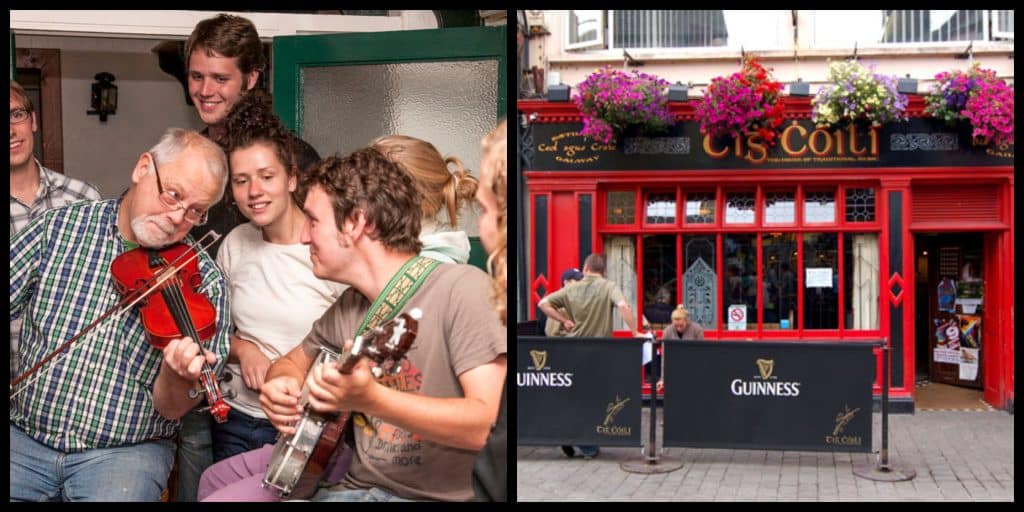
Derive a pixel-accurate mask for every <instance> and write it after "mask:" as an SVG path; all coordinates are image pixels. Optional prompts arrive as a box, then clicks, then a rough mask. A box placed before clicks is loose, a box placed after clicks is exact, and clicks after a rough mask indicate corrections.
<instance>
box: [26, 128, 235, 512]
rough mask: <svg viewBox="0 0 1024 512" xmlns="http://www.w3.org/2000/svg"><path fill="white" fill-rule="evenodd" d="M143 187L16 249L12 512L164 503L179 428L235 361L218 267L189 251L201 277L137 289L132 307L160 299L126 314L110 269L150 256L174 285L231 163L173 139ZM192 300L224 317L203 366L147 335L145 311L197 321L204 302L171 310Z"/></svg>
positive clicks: (64, 215)
mask: <svg viewBox="0 0 1024 512" xmlns="http://www.w3.org/2000/svg"><path fill="white" fill-rule="evenodd" d="M131 181H132V185H131V187H130V188H129V189H128V191H127V192H126V193H125V194H124V195H123V196H122V197H121V198H119V199H112V200H107V201H86V202H80V203H77V204H75V205H72V206H67V207H64V208H59V209H54V210H49V211H47V212H45V213H44V214H42V215H40V216H38V217H37V218H35V219H33V220H32V222H31V223H29V225H28V226H26V227H25V229H23V230H22V231H20V232H19V233H17V234H16V235H14V236H13V237H11V243H10V247H11V249H10V250H11V252H10V261H11V280H10V289H11V319H12V320H13V319H15V318H23V319H24V324H23V327H22V332H21V339H22V343H23V346H24V358H23V360H22V362H21V366H20V368H19V373H21V375H20V376H19V377H18V378H17V379H15V380H13V381H12V385H11V397H10V413H11V419H10V434H11V435H10V442H11V458H10V460H11V468H10V496H11V500H12V501H157V500H159V499H160V496H161V493H162V492H163V490H164V487H165V486H166V484H167V477H168V474H169V473H170V471H171V464H172V462H173V458H174V441H173V437H174V435H175V434H176V432H177V430H178V427H179V422H178V418H180V417H181V416H182V415H184V414H185V412H186V411H188V410H189V409H191V408H192V407H194V406H195V405H197V404H198V403H199V401H200V400H201V399H203V398H206V399H207V400H208V401H209V400H210V398H211V395H213V394H214V393H213V391H214V390H215V389H216V380H215V379H213V380H212V387H213V388H214V389H213V390H211V387H210V382H209V380H206V379H205V378H204V377H209V376H210V375H212V372H211V370H210V367H211V366H213V367H216V363H217V362H222V361H224V360H226V357H227V354H228V332H229V330H230V328H231V325H230V316H229V313H228V312H229V308H228V297H227V292H226V288H225V284H224V279H223V277H222V275H221V273H220V271H219V270H218V268H217V266H216V265H215V264H214V262H213V259H212V258H210V257H209V256H208V255H207V254H206V253H205V251H203V250H201V249H200V248H195V249H192V250H188V251H185V252H186V253H188V254H190V255H191V256H193V258H191V260H190V261H191V265H193V267H192V268H193V269H196V270H195V271H194V272H193V273H191V274H189V276H188V278H187V279H170V280H166V281H164V282H162V283H161V284H160V285H158V286H154V285H153V280H152V279H149V278H150V277H152V275H140V276H138V279H137V281H138V283H139V287H138V288H137V289H136V290H135V291H133V292H132V293H135V294H136V297H137V296H138V294H141V293H143V292H144V291H149V292H150V294H149V295H148V296H147V298H146V299H144V300H142V301H139V304H142V305H143V306H139V305H133V304H130V303H128V304H126V301H125V300H122V296H121V293H120V292H123V291H125V290H124V289H123V287H119V286H118V285H117V284H115V280H114V279H113V278H112V267H113V271H114V273H115V274H116V273H117V270H118V269H117V265H118V262H117V261H115V259H116V258H118V256H119V255H121V254H122V253H126V252H127V251H132V250H140V253H141V252H143V251H147V250H150V249H151V250H152V251H148V252H146V254H148V255H151V256H152V257H153V258H154V259H153V260H151V261H152V262H153V265H155V268H154V269H153V270H152V272H150V274H160V275H161V276H165V275H168V273H169V272H173V270H171V269H167V270H166V271H165V272H164V273H160V272H159V269H160V268H161V267H160V265H161V264H164V265H166V264H167V263H168V262H167V261H166V260H161V259H160V257H159V256H160V255H161V254H169V253H170V252H171V249H176V250H177V249H180V246H179V245H177V244H178V243H179V242H182V241H183V240H184V241H185V242H186V243H190V242H191V240H189V239H186V234H187V233H188V231H189V229H191V228H192V226H193V225H195V224H199V223H202V222H204V221H205V218H206V211H207V210H208V209H209V208H210V206H212V205H213V204H214V203H215V202H216V201H217V200H219V199H220V198H221V197H223V193H224V187H225V185H226V183H227V163H226V160H225V157H224V153H223V151H222V150H221V149H220V147H219V146H217V145H216V144H214V143H213V142H211V141H210V140H208V139H207V138H205V137H203V136H202V135H200V134H199V133H197V132H194V131H188V130H182V129H177V128H171V129H169V130H167V132H166V133H165V134H164V135H163V137H162V138H161V139H160V141H159V142H158V143H157V144H156V145H155V146H153V148H152V149H150V150H149V151H147V152H145V153H143V154H142V155H141V156H140V157H139V160H138V162H137V163H136V164H135V168H134V170H133V171H132V174H131ZM140 247H141V248H143V249H139V248H140ZM161 251H165V252H163V253H162V252H161ZM178 252H180V251H178ZM132 254H133V255H134V254H136V253H132ZM185 259H186V258H182V260H185ZM161 262H163V263H161ZM174 264H175V267H174V269H177V268H178V264H177V262H174ZM141 266H142V267H145V265H141ZM179 275H180V274H179ZM121 277H122V278H123V277H124V276H123V275H122V276H121ZM131 279H132V278H130V277H129V278H128V280H131ZM118 282H120V281H118ZM143 283H148V284H143ZM147 287H148V290H146V289H145V288H147ZM189 293H191V294H192V295H195V294H201V295H202V296H204V297H205V298H206V299H207V300H208V301H209V304H207V306H208V308H209V307H211V306H212V309H211V311H212V312H213V313H212V315H213V318H210V319H209V321H210V322H211V323H213V324H214V328H213V329H212V331H210V330H209V329H208V330H207V331H206V332H208V333H209V332H212V334H208V337H209V339H208V340H205V341H204V347H205V349H206V350H205V352H204V354H203V355H200V348H199V345H198V344H197V341H199V340H195V341H194V340H193V339H192V338H191V337H182V335H181V334H176V335H171V336H166V335H165V337H164V338H163V339H162V341H161V342H160V343H157V342H156V341H154V340H156V339H157V337H156V336H152V334H153V333H154V332H155V330H156V329H157V328H158V327H157V326H154V325H151V324H150V323H148V322H147V323H146V324H145V326H144V318H145V315H144V314H143V313H140V309H139V308H140V307H142V310H143V311H145V308H149V307H151V306H155V305H156V303H159V302H163V303H165V306H164V307H165V308H168V309H171V310H172V311H174V310H176V311H177V314H178V315H179V316H181V315H184V316H185V317H189V308H190V307H195V306H192V302H194V301H188V302H187V303H186V301H179V300H174V299H173V298H174V297H179V298H180V297H181V296H183V295H188V294H189ZM158 296H159V297H161V298H163V301H160V300H157V299H156V297H158ZM101 318H102V320H101V321H97V320H98V319H101ZM94 323H95V325H91V324H94ZM86 331H87V332H86ZM176 332H177V333H182V332H184V333H188V332H189V330H186V329H181V330H179V331H176ZM191 332H193V333H195V332H196V331H195V329H191ZM79 335H81V336H79ZM76 336H78V339H76V340H75V341H74V343H73V344H71V345H70V346H69V347H68V348H67V349H66V350H62V351H59V352H60V353H59V354H57V355H56V356H54V357H51V356H52V355H53V353H54V351H55V349H57V348H58V347H61V346H62V345H65V344H66V342H68V341H69V340H72V339H73V338H76ZM160 348H162V350H160ZM12 377H13V376H12ZM204 391H205V392H204ZM211 405H214V404H211Z"/></svg>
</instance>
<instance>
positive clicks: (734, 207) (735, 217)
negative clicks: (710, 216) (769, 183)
mask: <svg viewBox="0 0 1024 512" xmlns="http://www.w3.org/2000/svg"><path fill="white" fill-rule="evenodd" d="M725 199H726V203H725V222H726V223H727V224H753V223H754V193H753V192H737V193H732V194H726V196H725Z"/></svg>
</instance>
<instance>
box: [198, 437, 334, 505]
mask: <svg viewBox="0 0 1024 512" xmlns="http://www.w3.org/2000/svg"><path fill="white" fill-rule="evenodd" d="M273 453H274V445H272V444H266V445H264V446H263V447H262V448H257V449H255V450H251V451H248V452H245V453H240V454H238V455H235V456H233V457H228V458H226V459H224V460H222V461H220V462H218V463H216V464H214V465H212V466H210V467H209V468H207V469H206V471H204V472H203V476H202V478H200V479H199V490H198V492H197V493H196V499H198V500H199V501H281V498H280V497H279V496H278V495H277V491H275V490H273V489H264V488H263V475H264V474H266V472H267V466H268V465H269V464H270V458H271V456H272V455H273ZM351 462H352V450H351V449H349V450H345V453H343V454H342V455H341V456H340V457H338V460H337V461H335V463H334V466H333V467H331V468H329V469H328V470H327V477H326V478H325V480H327V481H328V482H340V481H341V479H342V478H344V477H345V473H347V472H348V466H349V464H351Z"/></svg>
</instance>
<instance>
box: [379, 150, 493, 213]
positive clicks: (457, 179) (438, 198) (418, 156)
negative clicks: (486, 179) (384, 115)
mask: <svg viewBox="0 0 1024 512" xmlns="http://www.w3.org/2000/svg"><path fill="white" fill-rule="evenodd" d="M370 146H371V147H373V148H374V149H376V150H377V151H380V152H381V153H382V154H383V155H384V156H386V157H387V158H388V160H391V161H392V162H393V163H394V164H395V165H397V166H398V168H399V169H401V170H402V172H404V173H406V174H408V175H409V176H410V177H411V178H412V181H413V183H414V184H415V185H416V191H417V192H419V194H420V197H421V198H422V203H421V205H420V207H421V210H422V212H423V218H424V219H433V218H435V217H437V214H438V212H440V211H441V207H442V206H443V207H444V208H445V211H446V212H447V213H448V224H449V225H450V226H451V227H456V226H458V225H459V210H460V209H461V208H462V206H463V205H464V204H465V202H466V201H472V200H473V196H474V195H476V187H477V185H478V184H479V182H478V181H477V179H476V178H474V177H473V176H472V175H471V174H469V172H468V171H466V169H465V168H464V167H463V166H462V160H460V159H459V158H458V157H456V156H454V155H449V156H448V157H447V158H445V157H442V156H441V153H440V152H439V151H438V150H437V148H435V147H434V145H433V144H431V143H429V142H427V141H425V140H422V139H417V138H415V137H409V136H407V135H386V136H384V137H378V138H377V139H375V140H374V141H373V143H371V144H370ZM449 166H454V169H455V170H454V171H450V170H449Z"/></svg>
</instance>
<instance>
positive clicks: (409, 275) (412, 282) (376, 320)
mask: <svg viewBox="0 0 1024 512" xmlns="http://www.w3.org/2000/svg"><path fill="white" fill-rule="evenodd" d="M440 264H441V262H440V261H437V260H432V259H430V258H424V257H423V256H414V257H413V258H412V259H410V260H409V261H407V262H405V264H404V265H402V268H400V269H398V272H395V275H394V276H391V280H390V281H388V284H387V286H385V287H384V290H383V291H381V292H380V294H379V295H377V300H375V301H373V304H371V305H370V310H369V311H367V312H366V316H365V317H363V322H362V323H361V324H359V329H356V336H359V335H360V334H362V333H363V332H365V331H367V330H370V329H373V328H374V327H377V326H378V325H380V324H382V323H384V322H386V321H388V320H390V319H391V318H393V317H394V316H395V315H397V314H398V312H399V311H401V310H402V307H403V306H405V303H406V302H409V299H411V298H412V296H413V295H416V292H417V291H419V289H420V287H421V286H423V283H424V282H425V281H426V280H427V276H429V275H430V273H431V272H433V270H434V269H435V268H437V266H438V265H440ZM353 339H355V337H353Z"/></svg>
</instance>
